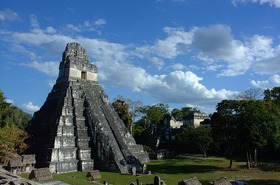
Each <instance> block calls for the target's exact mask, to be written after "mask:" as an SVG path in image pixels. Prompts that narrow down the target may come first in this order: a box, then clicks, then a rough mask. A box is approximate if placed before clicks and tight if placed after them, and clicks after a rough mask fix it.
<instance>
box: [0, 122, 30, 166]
mask: <svg viewBox="0 0 280 185" xmlns="http://www.w3.org/2000/svg"><path fill="white" fill-rule="evenodd" d="M28 137H29V135H28V134H27V133H26V132H25V131H24V130H22V129H20V128H18V127H17V126H16V125H15V124H11V125H5V126H4V127H3V128H1V129H0V140H1V143H0V158H1V160H2V161H5V160H6V158H7V156H8V155H9V154H14V153H18V154H20V153H22V152H23V151H25V150H26V149H27V148H28V145H27V144H26V143H25V140H26V139H27V138H28Z"/></svg>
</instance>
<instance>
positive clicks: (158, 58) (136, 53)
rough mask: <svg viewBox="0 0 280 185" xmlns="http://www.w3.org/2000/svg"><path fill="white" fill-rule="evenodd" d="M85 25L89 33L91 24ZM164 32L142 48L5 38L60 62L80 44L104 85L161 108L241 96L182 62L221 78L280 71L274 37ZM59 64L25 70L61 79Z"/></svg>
mask: <svg viewBox="0 0 280 185" xmlns="http://www.w3.org/2000/svg"><path fill="white" fill-rule="evenodd" d="M85 25H88V26H89V27H90V24H87V23H85ZM69 27H71V26H69ZM73 28H74V27H73ZM164 31H165V33H166V37H165V38H164V39H157V40H156V41H155V42H154V43H153V44H150V45H144V46H138V47H136V46H135V45H133V44H128V45H124V44H119V43H113V42H108V41H106V40H102V39H92V38H86V37H81V36H78V37H71V36H68V35H64V34H61V33H59V32H58V31H57V30H56V29H54V28H52V27H48V28H46V29H40V28H36V29H32V30H31V31H30V32H14V33H12V32H11V33H9V34H5V40H6V41H9V42H10V43H14V45H17V46H21V47H22V50H23V51H29V50H34V48H37V49H40V50H41V51H48V52H49V53H50V54H51V55H52V56H61V53H62V52H63V50H64V48H65V45H66V43H69V42H74V41H75V42H79V43H81V45H82V46H83V47H84V48H86V49H87V52H88V54H89V55H90V57H91V58H92V59H93V60H92V61H93V62H95V64H96V65H97V66H98V69H99V73H98V75H99V81H100V83H102V84H103V85H105V86H117V87H121V88H126V89H132V90H133V91H136V92H144V93H146V94H149V95H150V96H153V97H154V98H155V99H156V100H158V101H162V102H169V103H183V102H185V103H190V104H194V105H197V106H202V105H210V104H216V103H217V102H219V101H220V100H222V99H228V98H231V97H233V96H234V95H235V94H236V93H237V92H234V91H229V90H225V89H219V90H218V89H214V88H207V87H206V86H205V85H203V78H202V77H199V76H197V75H196V74H195V73H194V72H191V71H185V69H187V68H191V66H194V65H188V61H184V62H181V63H179V62H176V60H177V57H179V56H185V55H188V56H189V57H191V58H195V59H196V60H200V62H203V64H204V65H205V67H204V68H203V69H206V70H209V71H217V73H218V74H219V75H220V76H234V75H241V74H244V73H245V72H246V71H248V70H249V69H253V71H254V72H258V73H264V72H265V70H264V69H266V70H267V71H269V70H270V69H269V67H268V66H265V65H264V62H267V63H269V66H271V68H272V69H274V70H277V69H280V67H277V66H278V65H279V64H278V63H277V56H278V55H277V53H278V51H279V49H278V47H273V40H272V38H269V37H265V36H261V35H254V36H252V37H249V38H247V39H246V40H245V41H241V40H237V39H235V38H234V37H233V35H232V33H231V28H230V27H229V26H226V25H213V26H209V27H194V28H191V29H190V30H188V31H185V30H184V29H183V28H170V27H166V28H164ZM30 46H32V47H30ZM23 48H26V50H24V49H23ZM27 48H28V49H27ZM23 53H24V52H23ZM26 53H27V52H26ZM34 55H35V54H34ZM59 61H60V58H59V59H58V61H56V62H43V61H39V60H36V61H33V62H29V63H23V64H22V65H23V66H28V67H32V68H34V69H36V70H38V71H40V72H42V73H45V74H48V75H50V76H57V74H58V64H59ZM139 61H150V62H152V63H153V64H154V65H155V66H157V67H158V69H161V68H163V67H164V66H165V61H173V62H174V63H175V64H174V65H173V66H172V67H170V65H168V66H169V67H168V68H169V69H173V70H175V71H169V70H163V71H164V72H165V73H162V74H156V73H151V72H147V71H146V70H145V69H144V68H143V67H140V66H137V65H136V64H137V62H139ZM180 61H181V60H180ZM252 64H253V65H254V67H253V68H252ZM196 66H198V65H196ZM251 84H252V85H253V86H256V87H263V88H264V87H265V86H266V85H267V83H266V82H265V81H251Z"/></svg>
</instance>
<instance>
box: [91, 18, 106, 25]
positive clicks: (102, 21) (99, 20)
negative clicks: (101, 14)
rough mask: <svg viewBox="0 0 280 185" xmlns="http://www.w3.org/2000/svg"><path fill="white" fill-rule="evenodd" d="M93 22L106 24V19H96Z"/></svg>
mask: <svg viewBox="0 0 280 185" xmlns="http://www.w3.org/2000/svg"><path fill="white" fill-rule="evenodd" d="M94 23H95V24H96V25H104V24H106V20H105V19H97V20H96V21H95V22H94Z"/></svg>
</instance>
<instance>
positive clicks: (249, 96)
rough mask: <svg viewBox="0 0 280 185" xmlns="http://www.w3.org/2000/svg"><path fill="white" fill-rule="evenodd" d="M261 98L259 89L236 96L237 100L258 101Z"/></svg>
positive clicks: (261, 94) (261, 93)
mask: <svg viewBox="0 0 280 185" xmlns="http://www.w3.org/2000/svg"><path fill="white" fill-rule="evenodd" d="M262 97H263V92H262V90H261V89H259V88H252V89H248V90H246V91H244V92H241V93H239V94H237V95H236V98H237V99H238V100H260V99H262Z"/></svg>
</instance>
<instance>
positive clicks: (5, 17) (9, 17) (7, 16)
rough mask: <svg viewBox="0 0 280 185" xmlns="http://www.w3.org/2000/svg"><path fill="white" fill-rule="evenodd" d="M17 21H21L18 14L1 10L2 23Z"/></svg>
mask: <svg viewBox="0 0 280 185" xmlns="http://www.w3.org/2000/svg"><path fill="white" fill-rule="evenodd" d="M15 20H20V17H19V15H18V14H17V13H16V12H14V11H12V10H10V9H4V10H0V21H15Z"/></svg>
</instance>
